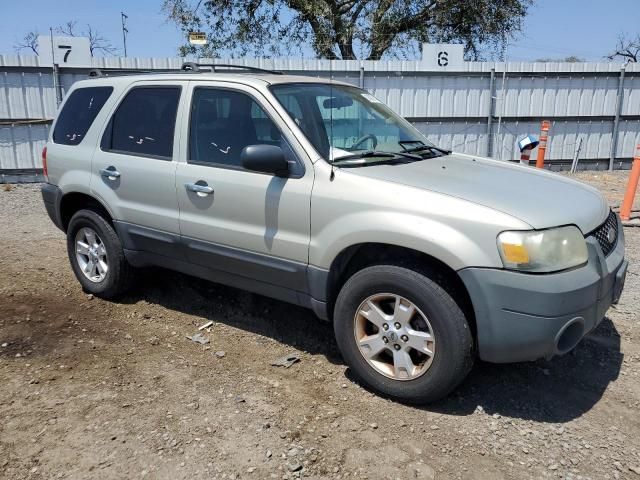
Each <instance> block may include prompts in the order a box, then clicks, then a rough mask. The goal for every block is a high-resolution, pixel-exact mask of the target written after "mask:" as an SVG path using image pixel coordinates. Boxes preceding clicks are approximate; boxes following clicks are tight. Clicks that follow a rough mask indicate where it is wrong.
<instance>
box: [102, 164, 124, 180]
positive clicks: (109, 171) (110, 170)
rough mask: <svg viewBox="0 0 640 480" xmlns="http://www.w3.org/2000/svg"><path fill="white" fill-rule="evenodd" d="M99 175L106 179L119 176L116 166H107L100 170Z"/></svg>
mask: <svg viewBox="0 0 640 480" xmlns="http://www.w3.org/2000/svg"><path fill="white" fill-rule="evenodd" d="M100 175H102V176H103V177H105V178H106V179H107V180H111V181H114V180H116V179H117V178H120V172H119V171H118V170H116V167H107V168H103V169H101V170H100Z"/></svg>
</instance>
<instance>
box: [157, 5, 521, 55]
mask: <svg viewBox="0 0 640 480" xmlns="http://www.w3.org/2000/svg"><path fill="white" fill-rule="evenodd" d="M532 2H533V0H418V1H415V0H414V1H411V0H377V1H372V0H236V1H231V0H205V1H200V2H198V3H197V5H192V4H191V3H190V1H189V0H164V3H163V11H164V12H165V14H166V15H167V17H168V18H169V19H170V20H171V21H173V22H175V23H176V24H177V25H178V26H179V27H180V29H181V30H182V31H183V32H184V34H185V38H186V37H187V35H188V32H191V31H204V32H206V33H207V35H208V38H209V44H208V45H206V46H204V47H195V46H193V45H190V44H188V43H186V44H185V45H183V46H182V47H181V48H180V53H181V54H182V55H187V54H192V55H199V56H205V57H219V56H222V55H225V56H226V55H229V56H235V55H239V56H243V55H254V56H276V55H282V54H288V55H290V54H299V53H301V52H302V50H303V48H304V47H309V46H310V47H311V48H312V49H313V51H314V52H315V54H316V55H317V56H318V57H320V58H328V59H344V60H350V59H356V58H366V59H370V60H377V59H380V58H382V57H383V56H387V57H407V56H410V55H411V54H415V53H416V52H417V50H418V49H419V46H420V44H421V43H422V42H431V43H434V42H451V43H462V44H464V45H465V50H466V54H467V57H468V58H470V59H479V58H481V57H482V56H483V55H485V54H487V53H488V54H489V55H491V54H492V53H495V52H497V51H500V50H501V48H502V47H503V46H504V45H505V43H506V41H507V40H508V39H510V38H512V37H513V36H514V35H515V34H516V33H518V32H519V31H520V28H521V23H522V19H523V18H524V16H525V15H526V13H527V8H528V7H529V6H530V5H531V3H532Z"/></svg>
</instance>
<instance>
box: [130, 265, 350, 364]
mask: <svg viewBox="0 0 640 480" xmlns="http://www.w3.org/2000/svg"><path fill="white" fill-rule="evenodd" d="M142 299H144V300H145V301H147V302H149V303H151V304H158V305H162V306H163V307H165V308H167V309H169V310H174V311H176V312H181V313H184V314H187V315H195V316H200V317H202V320H203V323H205V322H206V321H208V320H213V321H215V322H217V323H223V324H225V325H228V326H231V327H234V328H239V329H242V330H245V331H247V332H251V333H255V334H257V335H261V336H264V337H269V338H272V339H274V340H276V341H278V342H280V343H282V344H284V345H289V346H291V347H293V348H296V349H299V350H303V351H305V352H308V353H310V354H312V355H316V354H320V355H323V356H325V357H326V358H327V360H328V361H329V362H331V363H333V364H342V358H341V356H340V352H339V351H338V347H337V345H336V342H335V340H334V336H333V327H332V325H331V324H330V323H329V322H326V321H322V320H319V319H318V318H317V317H316V316H315V315H314V314H313V313H312V312H311V310H308V309H306V308H303V307H298V306H296V305H292V304H289V303H286V302H281V301H278V300H274V299H271V298H268V297H263V296H262V295H257V294H253V293H250V292H247V291H244V290H239V289H236V288H233V287H228V286H226V285H220V284H216V283H212V282H209V281H206V280H201V279H198V278H195V277H191V276H188V275H183V274H181V273H178V272H174V271H170V270H164V269H161V268H149V269H145V270H143V271H141V272H140V281H139V282H138V283H137V285H136V288H135V289H134V290H133V291H132V292H131V293H130V294H129V295H127V296H125V297H123V298H120V299H119V300H117V301H119V302H120V303H136V302H138V301H139V300H142Z"/></svg>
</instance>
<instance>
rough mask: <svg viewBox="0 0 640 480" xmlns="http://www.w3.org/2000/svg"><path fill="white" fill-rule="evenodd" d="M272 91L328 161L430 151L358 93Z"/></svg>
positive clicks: (301, 88) (288, 87) (302, 88)
mask: <svg viewBox="0 0 640 480" xmlns="http://www.w3.org/2000/svg"><path fill="white" fill-rule="evenodd" d="M271 91H272V92H273V94H274V95H275V96H276V98H277V99H278V101H279V102H280V103H281V104H282V106H283V107H284V108H285V110H286V111H287V112H288V113H289V116H291V118H292V119H293V120H294V121H295V122H296V124H297V125H298V127H300V129H301V130H302V131H303V133H304V134H305V135H306V137H307V139H308V140H309V141H310V142H311V143H312V144H313V146H314V147H315V148H316V150H317V151H318V152H319V153H320V154H321V155H322V156H323V157H324V158H325V159H326V160H328V161H333V160H338V159H340V158H346V157H354V156H360V155H362V154H367V153H368V154H372V153H382V152H384V153H402V152H407V151H416V150H422V148H425V149H428V148H430V147H434V145H433V144H432V143H430V142H429V141H428V140H427V139H426V138H425V137H424V135H422V134H421V133H420V132H419V131H418V130H416V129H415V128H414V127H413V126H412V125H411V124H410V123H409V122H407V121H406V120H404V119H403V118H402V117H400V116H399V115H397V114H395V113H394V112H393V111H391V109H390V108H389V107H387V106H386V105H385V104H384V103H382V102H380V101H379V100H378V99H377V98H375V97H374V96H373V95H370V94H368V93H367V92H366V91H364V90H361V89H359V88H356V87H351V86H345V85H332V84H327V83H287V84H281V85H273V86H272V87H271ZM433 155H436V153H434V154H433ZM369 156H370V157H371V155H369Z"/></svg>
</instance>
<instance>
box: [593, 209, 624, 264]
mask: <svg viewBox="0 0 640 480" xmlns="http://www.w3.org/2000/svg"><path fill="white" fill-rule="evenodd" d="M610 231H611V233H609V232H610ZM588 236H589V237H595V238H596V240H597V241H598V243H599V244H600V248H601V249H602V253H604V256H605V257H606V256H608V255H609V254H610V253H611V252H612V251H613V249H614V248H616V244H617V243H618V219H617V218H616V214H615V213H613V212H610V213H609V216H608V217H607V219H606V220H605V222H604V223H603V224H602V225H600V226H599V227H598V228H596V229H595V230H594V231H593V232H591V233H590V234H589V235H588Z"/></svg>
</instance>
